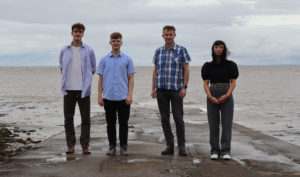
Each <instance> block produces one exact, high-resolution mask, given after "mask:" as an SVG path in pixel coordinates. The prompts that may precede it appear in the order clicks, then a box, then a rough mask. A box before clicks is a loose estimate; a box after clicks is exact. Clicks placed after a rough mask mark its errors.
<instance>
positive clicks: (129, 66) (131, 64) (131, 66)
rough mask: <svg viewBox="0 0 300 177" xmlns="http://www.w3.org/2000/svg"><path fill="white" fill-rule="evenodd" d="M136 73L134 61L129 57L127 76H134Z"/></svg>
mask: <svg viewBox="0 0 300 177" xmlns="http://www.w3.org/2000/svg"><path fill="white" fill-rule="evenodd" d="M134 73H135V68H134V65H133V61H132V59H131V58H130V57H128V70H127V74H134Z"/></svg>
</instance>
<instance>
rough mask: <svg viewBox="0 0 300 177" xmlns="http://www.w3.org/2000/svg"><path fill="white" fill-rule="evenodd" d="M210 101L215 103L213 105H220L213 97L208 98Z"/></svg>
mask: <svg viewBox="0 0 300 177" xmlns="http://www.w3.org/2000/svg"><path fill="white" fill-rule="evenodd" d="M208 99H209V100H210V101H211V102H212V103H213V104H220V102H219V100H218V99H217V98H215V97H213V96H211V97H208Z"/></svg>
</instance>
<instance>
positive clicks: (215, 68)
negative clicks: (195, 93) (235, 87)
mask: <svg viewBox="0 0 300 177" xmlns="http://www.w3.org/2000/svg"><path fill="white" fill-rule="evenodd" d="M201 75H202V79H203V80H209V81H210V83H230V79H237V78H238V77H239V70H238V67H237V65H236V63H235V62H233V61H230V60H224V61H223V62H221V63H219V64H217V63H213V62H206V63H204V65H203V66H202V69H201Z"/></svg>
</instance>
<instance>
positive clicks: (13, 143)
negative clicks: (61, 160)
mask: <svg viewBox="0 0 300 177" xmlns="http://www.w3.org/2000/svg"><path fill="white" fill-rule="evenodd" d="M1 127H2V128H0V161H4V160H5V159H6V158H7V157H12V156H15V155H18V154H20V153H22V152H23V151H24V150H25V149H30V148H31V147H32V144H36V143H39V142H41V141H40V140H39V141H34V140H32V139H31V138H29V137H28V138H26V139H22V138H19V137H20V135H19V134H20V133H25V134H26V135H30V133H31V132H35V130H28V131H27V130H20V129H19V128H18V127H14V129H13V130H12V131H11V130H9V129H8V128H6V127H5V126H1Z"/></svg>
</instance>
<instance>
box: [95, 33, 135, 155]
mask: <svg viewBox="0 0 300 177" xmlns="http://www.w3.org/2000/svg"><path fill="white" fill-rule="evenodd" d="M110 45H111V46H112V51H111V52H110V53H108V54H107V55H106V56H104V57H103V58H102V59H101V61H100V63H99V66H98V74H99V85H98V102H99V105H100V106H104V109H105V116H106V122H107V136H108V141H109V149H108V151H107V153H106V154H107V155H114V154H116V145H117V139H116V120H117V113H118V120H119V139H120V147H121V149H120V153H121V155H128V152H127V139H128V120H129V114H130V105H131V103H132V91H133V81H134V80H133V79H134V77H133V75H134V73H135V69H134V66H133V62H132V59H131V58H130V57H129V56H127V55H126V54H124V53H122V52H121V51H120V48H121V46H122V35H121V34H120V33H118V32H115V33H112V34H111V35H110Z"/></svg>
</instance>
